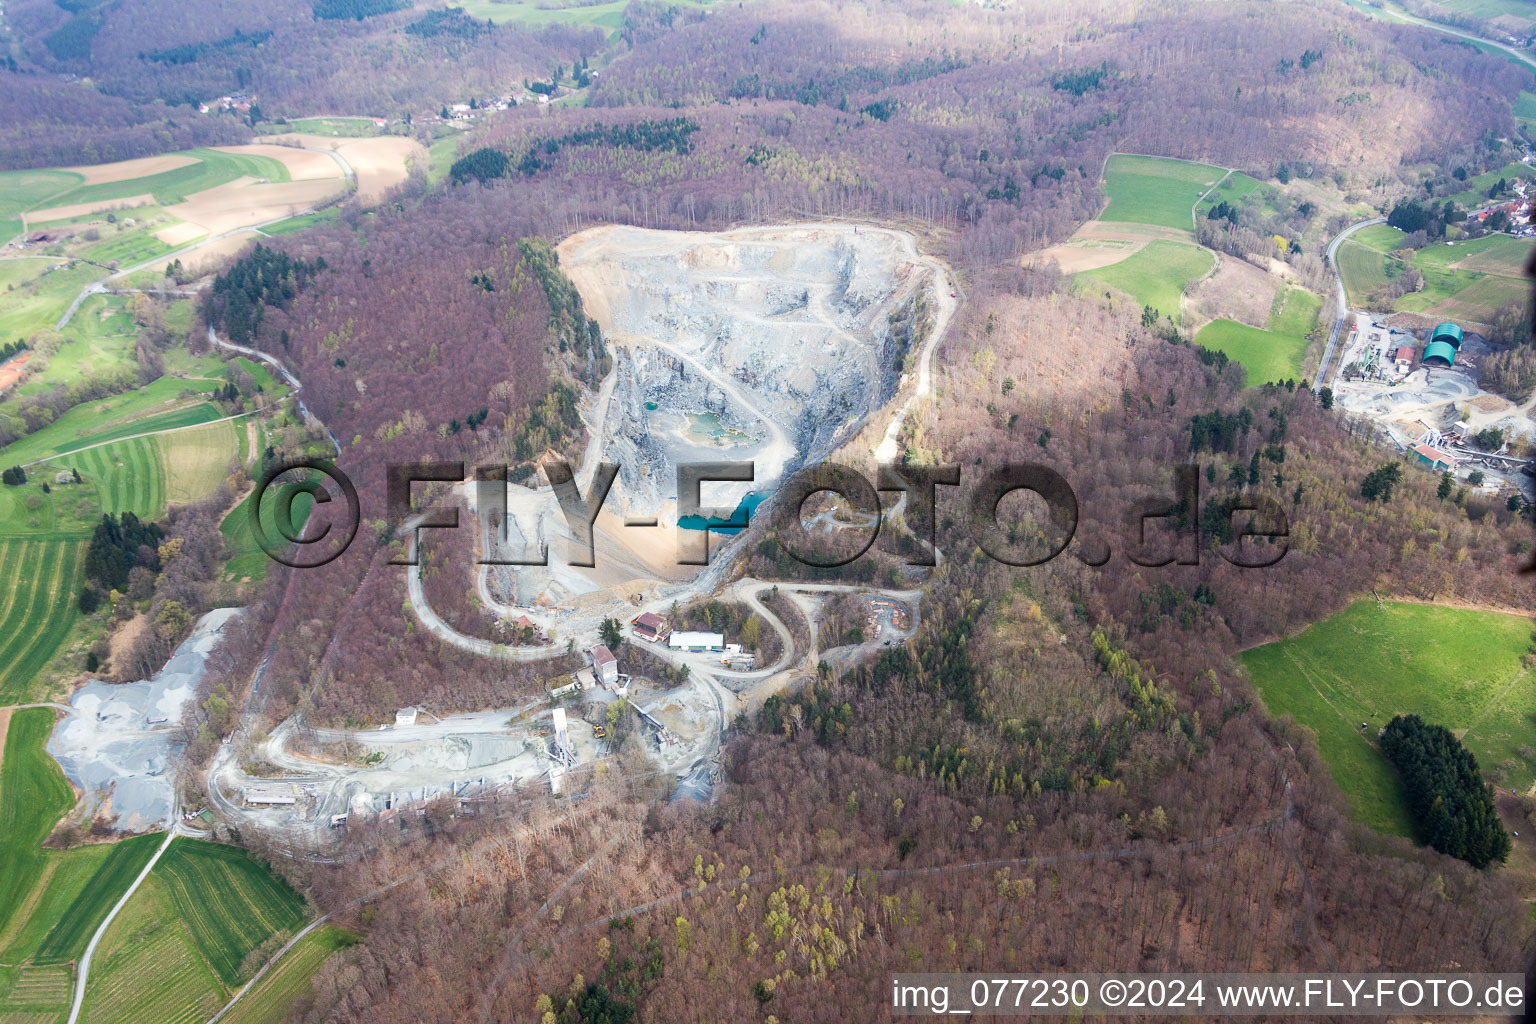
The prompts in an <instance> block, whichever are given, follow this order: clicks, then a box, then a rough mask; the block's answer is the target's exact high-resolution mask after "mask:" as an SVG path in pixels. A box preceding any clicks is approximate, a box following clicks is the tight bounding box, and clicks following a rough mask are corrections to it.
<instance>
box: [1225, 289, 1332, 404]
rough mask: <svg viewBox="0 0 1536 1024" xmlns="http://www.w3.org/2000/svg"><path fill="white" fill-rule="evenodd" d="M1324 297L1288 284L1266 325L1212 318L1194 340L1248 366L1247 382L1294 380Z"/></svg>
mask: <svg viewBox="0 0 1536 1024" xmlns="http://www.w3.org/2000/svg"><path fill="white" fill-rule="evenodd" d="M1322 307H1323V300H1322V299H1320V298H1318V297H1317V296H1316V295H1313V294H1312V293H1311V292H1309V291H1306V290H1305V289H1303V288H1289V289H1287V290H1286V291H1285V292H1284V293H1283V294H1282V295H1280V296H1277V297H1276V299H1275V308H1274V309H1273V310H1271V311H1270V315H1269V323H1268V324H1267V325H1266V328H1265V329H1262V330H1261V329H1260V328H1257V327H1250V326H1249V325H1248V324H1242V323H1238V322H1237V321H1235V320H1213V321H1211V322H1210V323H1208V324H1206V325H1205V326H1204V327H1202V328H1201V329H1200V333H1199V334H1197V335H1196V336H1195V343H1196V344H1198V345H1202V346H1204V347H1205V348H1208V349H1211V350H1213V351H1217V352H1225V353H1226V354H1227V355H1228V356H1230V357H1231V358H1233V359H1235V360H1237V361H1238V362H1239V363H1242V364H1243V366H1245V367H1246V368H1247V370H1248V383H1250V384H1263V383H1266V382H1269V381H1278V380H1296V379H1298V378H1299V377H1300V376H1301V360H1302V356H1303V355H1305V354H1306V351H1307V333H1308V332H1309V331H1311V330H1312V328H1313V326H1315V325H1316V323H1317V315H1318V313H1319V312H1321V310H1322Z"/></svg>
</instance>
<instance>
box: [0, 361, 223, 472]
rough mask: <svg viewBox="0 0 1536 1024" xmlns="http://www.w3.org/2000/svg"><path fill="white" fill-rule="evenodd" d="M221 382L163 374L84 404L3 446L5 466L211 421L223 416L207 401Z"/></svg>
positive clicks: (0, 461)
mask: <svg viewBox="0 0 1536 1024" xmlns="http://www.w3.org/2000/svg"><path fill="white" fill-rule="evenodd" d="M218 383H219V382H214V381H208V382H206V383H205V382H200V381H186V380H179V379H177V378H175V377H160V378H159V379H157V380H155V381H152V382H151V383H149V384H145V385H144V386H142V387H138V388H134V389H133V390H132V391H125V392H123V393H122V394H118V395H112V396H111V397H109V398H102V399H99V400H97V401H94V402H85V403H82V404H80V405H77V406H75V407H74V408H72V409H70V410H69V411H68V412H66V413H65V414H64V415H62V416H60V417H59V418H58V419H57V420H55V421H54V422H52V423H50V424H49V425H48V426H46V427H44V428H43V429H42V430H39V431H37V432H36V433H35V434H29V435H27V436H26V437H24V438H22V439H21V440H19V441H17V442H16V443H14V444H12V445H10V446H9V447H8V448H5V449H0V464H4V465H7V466H16V465H20V466H25V465H28V464H30V463H33V462H37V461H40V460H42V459H48V458H52V457H53V456H56V455H62V454H67V453H69V452H72V451H78V450H79V449H80V448H82V447H84V446H86V445H91V444H96V443H97V442H100V441H110V440H115V439H118V438H123V437H129V436H132V435H134V434H142V433H146V432H148V431H151V430H162V429H165V428H166V427H167V426H188V425H191V424H193V423H206V422H208V420H210V419H216V418H218V415H219V413H218V410H217V408H215V407H214V406H212V405H211V404H209V403H207V402H205V401H203V399H202V396H203V393H205V392H209V391H212V390H213V389H214V388H215V387H216V386H217V385H218ZM199 406H207V410H205V411H200V412H194V413H189V411H188V410H196V409H198V407H199Z"/></svg>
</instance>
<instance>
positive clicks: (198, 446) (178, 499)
mask: <svg viewBox="0 0 1536 1024" xmlns="http://www.w3.org/2000/svg"><path fill="white" fill-rule="evenodd" d="M244 434H245V424H244V423H243V422H241V421H237V420H220V421H219V422H217V423H210V424H208V425H207V426H203V427H192V428H190V429H188V430H178V431H176V432H175V433H174V434H161V435H160V436H159V437H154V438H149V439H147V442H125V443H128V444H139V443H152V444H153V445H154V446H155V448H156V449H157V451H156V455H157V457H158V458H159V459H160V463H161V466H162V467H163V468H164V472H165V502H166V504H168V505H188V504H191V503H192V502H195V501H200V500H202V499H203V498H206V497H208V495H210V494H212V493H213V492H214V491H216V490H218V488H219V485H220V484H221V483H223V482H224V477H225V474H226V473H227V472H228V471H229V464H230V463H231V462H232V461H234V460H235V459H236V458H238V456H239V452H240V438H241V437H243V436H244ZM120 447H122V446H121V445H112V446H110V447H107V448H99V449H96V450H97V451H108V452H115V451H117V450H118V449H119V448H120Z"/></svg>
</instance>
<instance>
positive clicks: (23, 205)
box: [0, 171, 85, 245]
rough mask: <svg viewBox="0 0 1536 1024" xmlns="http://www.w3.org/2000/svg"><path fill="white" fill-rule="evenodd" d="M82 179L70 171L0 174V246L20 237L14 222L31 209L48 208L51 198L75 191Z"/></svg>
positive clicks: (19, 230) (17, 221)
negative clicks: (18, 215) (42, 206)
mask: <svg viewBox="0 0 1536 1024" xmlns="http://www.w3.org/2000/svg"><path fill="white" fill-rule="evenodd" d="M84 180H85V176H84V175H80V174H76V173H75V172H73V171H5V172H4V173H0V245H3V244H4V243H6V242H9V241H10V240H11V239H13V238H15V237H16V236H17V235H19V234H21V221H20V220H19V219H15V218H16V215H17V214H18V213H24V212H26V211H27V210H30V209H32V208H33V207H35V206H40V205H44V204H47V205H52V200H53V198H54V197H55V196H61V195H64V194H65V193H67V192H69V191H71V190H73V189H75V188H77V187H79V185H80V183H81V182H83V181H84Z"/></svg>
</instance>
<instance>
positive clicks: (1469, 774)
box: [1381, 715, 1510, 868]
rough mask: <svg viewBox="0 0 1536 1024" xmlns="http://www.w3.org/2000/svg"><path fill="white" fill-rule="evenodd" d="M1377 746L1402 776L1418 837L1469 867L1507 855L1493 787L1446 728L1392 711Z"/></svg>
mask: <svg viewBox="0 0 1536 1024" xmlns="http://www.w3.org/2000/svg"><path fill="white" fill-rule="evenodd" d="M1381 751H1382V753H1384V754H1386V755H1387V757H1388V759H1389V760H1391V762H1392V763H1393V764H1394V765H1396V766H1397V771H1398V774H1399V775H1401V776H1402V778H1403V786H1404V788H1405V789H1406V790H1407V791H1408V808H1409V810H1411V811H1412V812H1413V819H1414V824H1415V826H1416V827H1417V828H1418V831H1419V838H1420V839H1421V840H1423V841H1424V842H1426V843H1428V844H1429V845H1430V846H1433V847H1434V848H1435V849H1437V850H1439V851H1440V852H1441V853H1448V854H1450V855H1451V856H1452V857H1460V858H1461V859H1462V860H1464V861H1466V862H1467V863H1468V864H1471V865H1472V866H1473V867H1475V868H1485V867H1487V866H1488V865H1489V864H1491V863H1493V862H1494V861H1502V860H1503V859H1504V858H1505V857H1507V856H1509V846H1510V843H1509V833H1507V832H1505V831H1504V823H1503V822H1501V821H1500V820H1499V814H1498V811H1496V810H1495V809H1494V806H1493V792H1492V790H1490V789H1489V788H1488V785H1487V783H1485V782H1483V776H1482V773H1481V772H1479V771H1478V770H1477V759H1476V758H1475V757H1473V756H1472V752H1471V751H1469V750H1468V749H1467V748H1466V747H1463V746H1462V745H1461V741H1460V740H1458V739H1457V738H1456V737H1455V735H1454V734H1452V733H1451V731H1450V730H1449V729H1447V728H1445V727H1444V726H1440V725H1429V724H1427V723H1425V722H1424V720H1423V719H1421V718H1420V717H1419V716H1418V715H1398V716H1397V717H1396V718H1394V719H1392V721H1391V722H1390V723H1389V724H1388V725H1387V727H1386V729H1384V730H1383V731H1382V734H1381Z"/></svg>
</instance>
